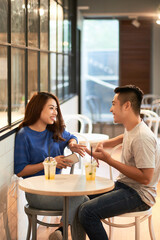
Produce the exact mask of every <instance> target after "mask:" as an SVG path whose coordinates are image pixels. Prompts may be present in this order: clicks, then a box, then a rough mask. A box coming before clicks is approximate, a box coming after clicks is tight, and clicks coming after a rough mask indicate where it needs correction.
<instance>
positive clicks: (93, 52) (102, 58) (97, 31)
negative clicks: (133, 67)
mask: <svg viewBox="0 0 160 240" xmlns="http://www.w3.org/2000/svg"><path fill="white" fill-rule="evenodd" d="M95 36H96V41H95ZM82 46H83V49H82V55H83V59H84V61H83V63H82V72H83V79H82V82H83V84H82V89H81V92H82V93H83V94H82V95H83V96H82V99H81V100H82V112H83V113H86V114H87V113H90V115H91V114H92V111H91V107H90V106H91V105H92V102H91V101H93V97H92V96H94V98H95V97H96V102H97V103H99V107H98V108H97V109H98V110H99V113H98V114H99V115H100V114H102V115H101V118H102V117H105V116H106V119H107V116H108V115H109V114H111V113H110V107H111V104H112V99H113V96H114V91H113V90H114V88H115V87H117V86H118V85H119V22H118V20H84V28H83V40H82ZM91 97H92V98H91ZM86 99H88V102H87V101H86ZM95 114H97V113H95ZM109 116H110V115H109ZM109 116H108V117H109ZM92 119H93V118H92Z"/></svg>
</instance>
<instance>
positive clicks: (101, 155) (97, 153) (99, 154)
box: [86, 147, 112, 164]
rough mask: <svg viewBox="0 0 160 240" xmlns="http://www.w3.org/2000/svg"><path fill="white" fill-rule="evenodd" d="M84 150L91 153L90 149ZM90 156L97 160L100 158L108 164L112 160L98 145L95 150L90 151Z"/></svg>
mask: <svg viewBox="0 0 160 240" xmlns="http://www.w3.org/2000/svg"><path fill="white" fill-rule="evenodd" d="M86 152H87V153H88V154H89V155H91V151H90V150H89V149H86ZM92 156H93V157H94V158H95V159H96V160H97V159H100V160H102V161H104V162H106V163H108V164H110V162H111V161H112V160H111V159H112V158H111V155H110V154H109V153H108V152H107V151H105V150H104V149H103V148H101V147H98V148H96V151H93V152H92Z"/></svg>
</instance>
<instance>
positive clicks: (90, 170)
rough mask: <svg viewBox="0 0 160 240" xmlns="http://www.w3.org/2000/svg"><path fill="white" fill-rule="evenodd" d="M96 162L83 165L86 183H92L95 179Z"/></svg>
mask: <svg viewBox="0 0 160 240" xmlns="http://www.w3.org/2000/svg"><path fill="white" fill-rule="evenodd" d="M96 167H97V162H95V161H94V162H92V163H91V162H86V163H85V175H86V180H87V181H94V180H95V177H96Z"/></svg>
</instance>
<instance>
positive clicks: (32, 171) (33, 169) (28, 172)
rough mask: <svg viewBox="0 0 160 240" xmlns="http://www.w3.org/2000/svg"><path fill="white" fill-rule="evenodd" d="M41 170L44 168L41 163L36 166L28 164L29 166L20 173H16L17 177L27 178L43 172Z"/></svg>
mask: <svg viewBox="0 0 160 240" xmlns="http://www.w3.org/2000/svg"><path fill="white" fill-rule="evenodd" d="M43 168H44V166H43V163H42V162H41V163H37V164H29V165H27V166H25V167H24V168H23V170H22V171H20V172H19V173H17V176H18V177H25V176H29V175H34V174H36V173H37V172H39V171H41V170H43Z"/></svg>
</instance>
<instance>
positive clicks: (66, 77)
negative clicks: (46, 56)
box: [64, 55, 69, 96]
mask: <svg viewBox="0 0 160 240" xmlns="http://www.w3.org/2000/svg"><path fill="white" fill-rule="evenodd" d="M68 58H69V57H68V55H64V96H66V95H68V94H69V72H68V61H69V59H68Z"/></svg>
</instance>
